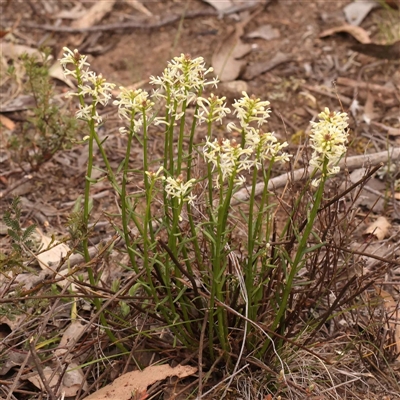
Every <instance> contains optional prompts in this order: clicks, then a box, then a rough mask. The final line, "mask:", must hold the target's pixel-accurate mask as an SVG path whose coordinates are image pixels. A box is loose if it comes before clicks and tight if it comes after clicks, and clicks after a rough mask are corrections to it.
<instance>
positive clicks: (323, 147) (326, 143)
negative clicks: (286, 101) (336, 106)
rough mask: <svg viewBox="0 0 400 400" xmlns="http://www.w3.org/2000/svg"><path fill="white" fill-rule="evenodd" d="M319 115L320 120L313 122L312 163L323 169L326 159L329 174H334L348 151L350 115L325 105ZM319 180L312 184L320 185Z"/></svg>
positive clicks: (311, 136)
mask: <svg viewBox="0 0 400 400" xmlns="http://www.w3.org/2000/svg"><path fill="white" fill-rule="evenodd" d="M318 117H319V118H320V120H319V121H318V122H311V126H312V129H311V132H312V133H311V135H310V144H311V147H312V148H313V149H314V153H313V155H312V157H311V160H310V165H312V166H314V167H315V168H317V169H319V170H322V168H323V165H324V162H325V160H326V161H327V163H328V164H327V169H328V170H327V175H334V174H337V173H338V172H339V171H340V167H339V166H337V163H338V162H339V160H340V158H341V157H342V156H343V154H344V153H345V152H346V144H347V137H348V129H347V128H348V123H347V120H348V116H347V113H340V112H337V111H334V112H331V111H330V110H329V108H327V107H325V110H324V111H323V112H321V113H320V114H318ZM319 182H320V179H315V180H314V181H313V182H312V184H313V185H314V186H318V184H319Z"/></svg>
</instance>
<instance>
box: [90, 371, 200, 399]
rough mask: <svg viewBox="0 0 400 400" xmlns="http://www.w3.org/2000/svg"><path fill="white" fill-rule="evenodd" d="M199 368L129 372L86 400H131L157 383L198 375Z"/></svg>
mask: <svg viewBox="0 0 400 400" xmlns="http://www.w3.org/2000/svg"><path fill="white" fill-rule="evenodd" d="M196 371H197V368H195V367H190V366H188V365H177V366H176V367H174V368H172V367H171V366H169V365H167V364H165V365H153V366H150V367H147V368H145V369H144V370H143V371H133V372H128V373H127V374H124V375H122V376H120V377H119V378H117V379H116V380H115V381H114V382H113V383H111V384H110V385H107V386H105V387H103V388H101V389H100V390H98V391H97V392H95V393H92V394H91V395H90V396H88V397H86V398H85V400H130V399H132V395H136V394H138V393H141V394H142V396H143V394H146V390H147V387H148V386H149V385H152V384H153V383H155V382H158V381H162V380H164V379H166V378H168V377H170V376H177V377H178V378H185V377H187V376H190V375H193V374H194V373H196Z"/></svg>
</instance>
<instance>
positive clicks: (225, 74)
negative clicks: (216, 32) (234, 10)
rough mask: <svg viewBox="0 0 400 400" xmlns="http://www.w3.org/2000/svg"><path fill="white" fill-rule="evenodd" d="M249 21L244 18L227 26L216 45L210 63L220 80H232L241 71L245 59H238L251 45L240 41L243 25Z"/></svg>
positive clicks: (248, 50) (247, 51)
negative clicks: (234, 25) (225, 32)
mask: <svg viewBox="0 0 400 400" xmlns="http://www.w3.org/2000/svg"><path fill="white" fill-rule="evenodd" d="M247 22H249V18H246V19H245V20H244V21H242V22H241V23H239V24H237V25H236V27H235V28H233V27H229V29H228V33H227V35H226V36H225V37H224V38H223V39H222V41H221V42H220V43H219V45H218V46H217V48H216V50H215V52H214V54H213V56H212V61H211V64H212V66H213V68H214V72H215V74H216V75H217V76H218V78H219V80H220V81H221V82H227V81H234V80H235V79H237V78H238V77H239V75H240V73H241V72H242V70H243V68H244V66H245V64H246V61H244V60H239V58H241V57H243V56H245V55H246V54H247V53H249V52H250V51H251V45H250V44H245V43H243V42H242V41H241V39H240V38H241V36H242V35H243V32H244V27H245V25H246V24H247Z"/></svg>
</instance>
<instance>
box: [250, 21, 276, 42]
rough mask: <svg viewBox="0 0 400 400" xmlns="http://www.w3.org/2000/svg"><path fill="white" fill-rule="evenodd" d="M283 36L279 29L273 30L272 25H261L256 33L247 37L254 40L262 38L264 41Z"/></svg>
mask: <svg viewBox="0 0 400 400" xmlns="http://www.w3.org/2000/svg"><path fill="white" fill-rule="evenodd" d="M280 36H281V34H280V32H279V29H276V28H273V27H272V25H269V24H267V25H261V26H259V27H258V28H257V29H256V30H255V31H252V32H250V33H249V34H247V35H246V37H248V38H250V39H253V38H260V39H264V40H272V39H277V38H278V37H280Z"/></svg>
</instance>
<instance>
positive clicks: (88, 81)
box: [78, 71, 115, 106]
mask: <svg viewBox="0 0 400 400" xmlns="http://www.w3.org/2000/svg"><path fill="white" fill-rule="evenodd" d="M82 77H83V79H82V81H83V83H82V84H81V85H79V86H78V87H79V89H80V90H79V95H82V96H86V95H89V96H91V97H92V98H93V100H94V102H95V103H96V104H97V103H100V104H102V105H103V106H106V105H107V103H108V101H109V100H110V99H111V97H112V94H111V91H112V90H113V89H114V87H115V84H114V83H108V82H107V81H106V80H105V79H104V78H103V76H102V75H101V74H100V75H96V74H95V73H94V72H93V71H85V73H84V74H83V75H82Z"/></svg>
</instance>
